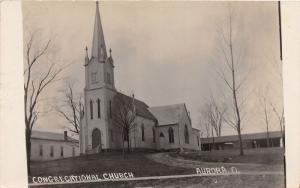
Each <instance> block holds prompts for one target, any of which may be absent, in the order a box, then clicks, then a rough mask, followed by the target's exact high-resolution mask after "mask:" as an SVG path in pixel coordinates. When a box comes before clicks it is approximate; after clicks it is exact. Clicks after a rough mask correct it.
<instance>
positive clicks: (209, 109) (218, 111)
mask: <svg viewBox="0 0 300 188" xmlns="http://www.w3.org/2000/svg"><path fill="white" fill-rule="evenodd" d="M225 112H226V108H225V106H224V105H218V104H217V103H216V101H215V100H214V98H213V97H211V99H210V100H209V102H207V103H206V104H205V105H204V108H203V109H202V116H201V117H202V122H203V123H204V128H205V130H206V135H207V137H208V136H209V134H210V132H211V136H212V138H213V144H212V145H213V146H212V147H214V132H215V133H216V136H217V137H220V136H221V134H222V127H223V124H224V114H225Z"/></svg>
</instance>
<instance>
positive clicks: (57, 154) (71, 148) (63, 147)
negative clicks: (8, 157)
mask: <svg viewBox="0 0 300 188" xmlns="http://www.w3.org/2000/svg"><path fill="white" fill-rule="evenodd" d="M78 155H79V143H78V140H75V139H73V138H70V137H68V135H67V131H64V134H59V133H53V132H42V131H32V134H31V160H32V161H45V160H55V159H61V158H67V157H74V156H78Z"/></svg>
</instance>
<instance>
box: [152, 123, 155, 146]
mask: <svg viewBox="0 0 300 188" xmlns="http://www.w3.org/2000/svg"><path fill="white" fill-rule="evenodd" d="M152 135H153V143H155V128H154V127H152Z"/></svg>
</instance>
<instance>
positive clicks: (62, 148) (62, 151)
mask: <svg viewBox="0 0 300 188" xmlns="http://www.w3.org/2000/svg"><path fill="white" fill-rule="evenodd" d="M60 156H61V157H63V156H64V147H62V146H61V147H60Z"/></svg>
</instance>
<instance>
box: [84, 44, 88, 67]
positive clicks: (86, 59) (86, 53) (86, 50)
mask: <svg viewBox="0 0 300 188" xmlns="http://www.w3.org/2000/svg"><path fill="white" fill-rule="evenodd" d="M84 60H85V65H87V64H88V63H89V54H88V47H87V46H86V47H85V59H84Z"/></svg>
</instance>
